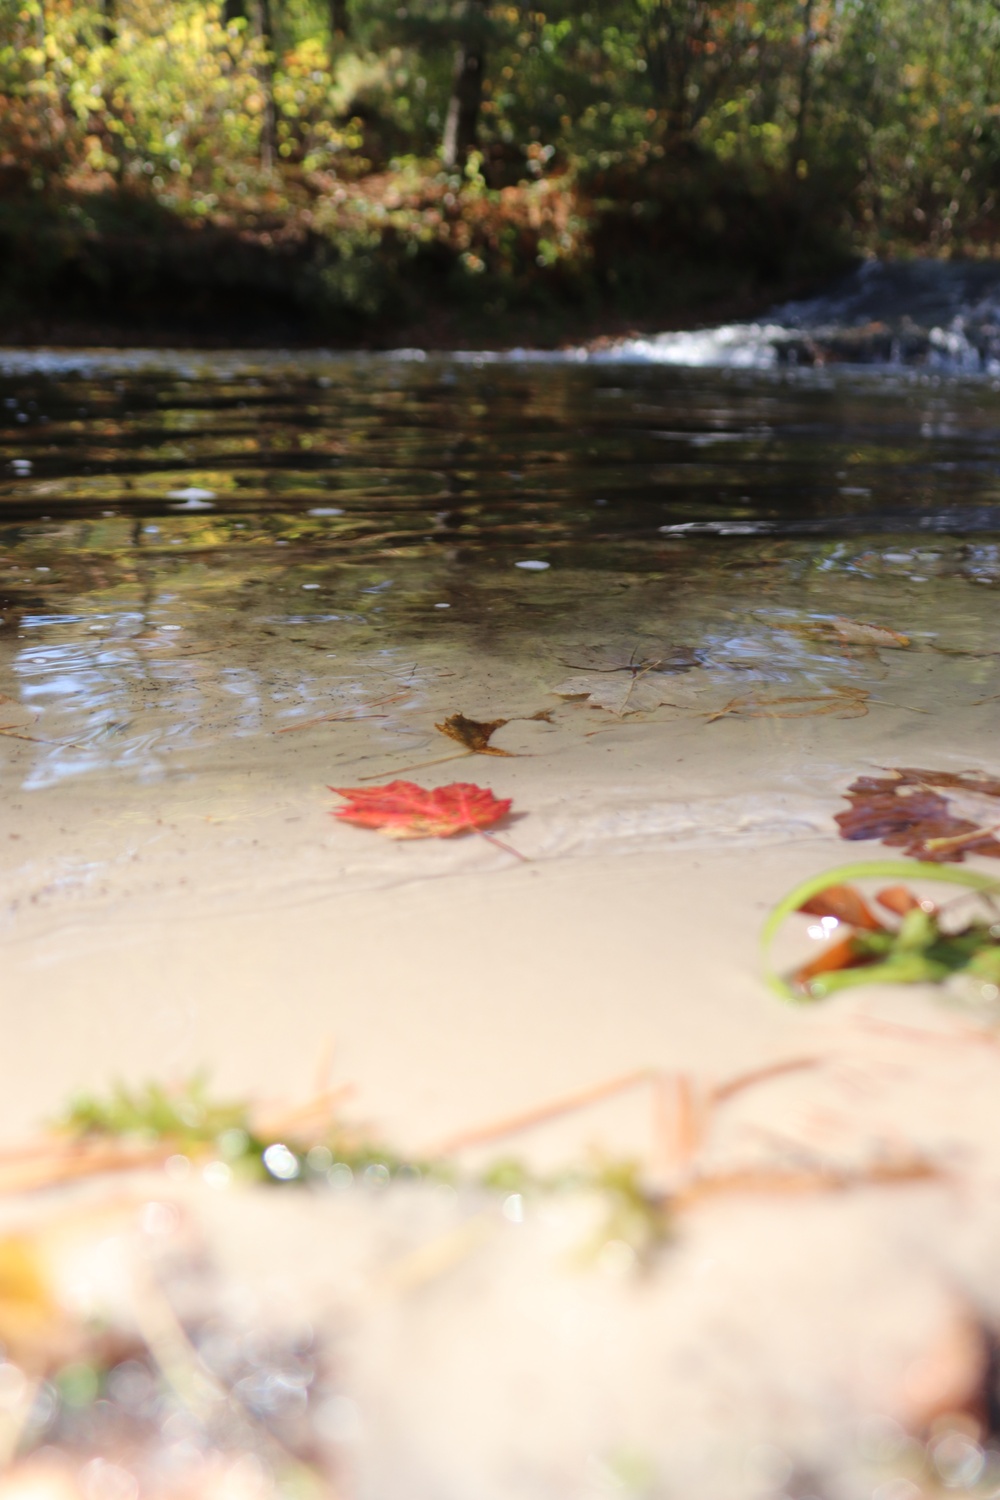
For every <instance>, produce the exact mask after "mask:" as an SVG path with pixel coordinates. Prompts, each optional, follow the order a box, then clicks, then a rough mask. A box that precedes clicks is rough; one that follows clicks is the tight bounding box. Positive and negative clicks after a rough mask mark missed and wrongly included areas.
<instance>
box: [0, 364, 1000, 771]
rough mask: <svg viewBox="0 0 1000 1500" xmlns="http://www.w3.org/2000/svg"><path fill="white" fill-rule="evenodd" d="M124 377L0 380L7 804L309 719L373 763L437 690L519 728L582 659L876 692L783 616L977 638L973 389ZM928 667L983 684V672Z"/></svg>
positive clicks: (661, 376) (450, 368)
mask: <svg viewBox="0 0 1000 1500" xmlns="http://www.w3.org/2000/svg"><path fill="white" fill-rule="evenodd" d="M123 359H125V357H124V356H122V357H112V360H111V362H110V365H108V366H106V367H102V366H101V365H100V363H99V362H97V363H96V364H91V365H89V366H88V363H87V360H86V358H84V357H82V356H74V357H72V358H71V359H70V361H69V365H68V366H67V367H63V368H61V369H60V368H58V367H52V363H51V361H50V363H49V366H48V367H47V366H46V364H45V362H44V361H36V362H35V364H34V366H33V365H32V364H31V362H30V360H27V359H26V358H22V360H21V361H20V366H19V367H18V368H11V369H8V371H7V374H6V375H5V377H4V378H3V379H2V380H0V516H2V521H0V607H2V611H3V622H2V629H0V672H2V680H0V691H2V692H3V693H5V694H6V696H7V698H8V699H9V700H10V701H9V702H7V703H4V704H3V720H2V725H0V728H2V730H3V733H4V736H5V739H4V743H5V745H7V747H8V748H9V749H10V750H12V751H14V750H16V751H17V752H18V759H17V764H18V767H19V768H20V769H19V771H18V775H19V776H20V777H21V779H22V782H23V783H24V784H27V785H28V786H29V787H31V786H41V785H45V784H47V783H50V782H51V781H53V780H55V779H59V778H61V777H65V776H67V775H75V774H81V773H84V772H91V771H94V770H96V769H99V768H101V767H109V766H114V767H116V768H118V770H119V771H120V772H127V773H128V774H129V775H131V776H134V777H138V778H140V779H143V778H150V777H152V778H158V777H161V776H163V775H169V774H175V773H179V772H182V771H187V770H190V769H192V768H194V767H195V766H196V765H197V764H198V763H199V762H198V760H197V756H198V753H199V752H202V751H210V750H212V749H213V747H214V748H218V747H219V746H222V745H226V744H231V743H232V742H234V741H238V740H246V739H253V738H255V737H261V736H267V737H269V738H270V737H271V736H274V735H277V734H279V733H283V732H287V733H292V732H294V731H296V730H297V729H298V728H300V727H302V728H307V727H309V726H310V725H312V724H313V723H319V722H337V723H338V724H342V725H344V726H346V727H345V728H344V730H343V732H342V734H341V736H340V738H339V740H338V744H339V745H342V746H343V747H344V755H345V757H346V760H347V761H348V762H350V761H351V759H352V756H354V755H355V753H356V752H357V753H360V750H361V747H364V748H365V753H366V754H368V753H369V752H370V751H371V748H372V746H373V745H374V746H376V747H381V748H382V749H383V750H385V751H386V752H387V753H389V752H394V751H395V750H396V749H398V748H399V745H400V737H401V736H402V737H403V739H404V740H405V738H406V737H407V736H410V737H414V736H417V728H416V726H417V724H418V722H419V723H420V724H422V725H424V726H426V724H427V722H428V711H429V710H432V711H433V712H438V711H447V710H448V709H449V708H451V709H455V708H460V707H465V708H469V707H470V706H471V705H469V704H468V702H465V703H464V704H463V703H461V702H456V701H455V692H456V688H455V686H454V680H453V679H454V677H455V675H456V674H458V675H459V677H460V678H461V677H462V673H463V672H464V673H465V674H466V677H467V676H468V675H469V674H470V673H473V672H475V673H477V674H478V677H479V682H478V685H477V692H478V694H479V697H480V698H481V699H482V698H483V697H484V695H485V694H486V693H487V692H488V690H489V686H490V681H491V680H492V681H493V683H494V685H501V684H502V685H503V687H504V690H505V691H506V692H507V693H508V696H509V694H510V693H511V692H513V691H514V688H513V686H512V684H515V683H516V684H518V685H519V686H518V688H517V691H518V693H519V694H520V698H521V699H523V703H522V704H521V706H522V707H523V708H525V709H528V708H531V709H537V708H538V707H539V706H540V703H542V702H544V701H548V702H550V703H551V702H553V701H555V700H553V699H552V698H551V697H550V698H549V699H547V700H546V699H543V698H542V697H540V695H542V694H546V693H548V694H551V690H552V688H553V687H555V686H557V685H558V684H559V682H560V681H561V680H562V679H564V678H565V677H566V676H567V667H577V666H579V665H580V664H581V663H580V657H581V653H586V652H588V651H589V652H590V653H594V652H595V651H600V652H604V653H605V654H607V653H611V655H612V656H613V655H614V653H616V652H617V653H618V656H619V658H620V660H619V661H618V665H617V667H616V666H615V665H614V662H612V666H611V667H606V669H607V670H627V669H628V668H629V663H630V662H633V663H634V662H635V661H640V662H646V663H648V662H649V661H653V660H655V661H657V662H658V663H660V665H659V666H658V667H657V668H656V669H655V670H657V671H661V672H663V671H665V672H667V673H669V674H670V675H671V677H672V678H674V677H676V678H677V679H678V683H679V680H680V677H681V676H683V678H684V684H683V691H688V692H689V693H690V691H693V690H694V689H693V686H692V685H693V684H697V686H698V691H705V692H708V691H709V690H710V689H717V690H718V691H719V692H720V693H722V694H723V696H727V695H728V696H732V695H733V694H734V693H737V692H741V691H746V689H747V687H748V685H752V683H753V682H755V681H765V682H769V683H776V684H782V683H784V684H793V685H801V684H802V683H803V682H804V683H806V684H807V685H808V684H810V683H812V684H814V685H815V684H822V683H823V682H824V681H827V680H833V679H836V681H838V682H844V681H848V682H849V681H851V680H852V677H853V679H855V680H857V681H869V679H871V677H872V671H873V668H872V662H871V660H870V659H869V657H864V655H863V653H862V655H861V656H859V655H858V653H854V655H853V656H852V654H851V652H847V653H846V654H845V652H844V650H843V649H841V646H840V645H837V644H834V645H831V644H830V639H829V637H824V636H823V633H822V632H818V633H817V632H813V633H812V634H810V633H808V632H806V633H805V634H803V632H802V631H801V629H798V628H797V626H800V625H801V623H802V621H803V620H806V621H808V620H813V621H816V620H820V621H822V620H824V619H825V620H827V621H829V620H830V619H831V618H832V617H833V616H836V615H839V614H846V615H851V616H855V617H860V618H862V619H866V618H871V617H876V618H878V619H879V620H881V621H883V623H885V624H888V625H892V626H895V627H896V628H898V629H905V630H906V631H907V632H908V633H910V634H911V635H912V636H913V637H914V640H915V642H916V644H917V645H919V646H921V647H922V648H923V649H925V650H929V649H930V648H931V647H932V646H933V645H934V643H937V644H938V645H941V644H944V645H945V646H946V648H948V649H965V650H967V651H968V650H976V649H978V650H986V649H987V648H989V647H991V645H992V639H993V634H994V631H993V616H994V610H993V608H992V598H993V596H992V595H990V596H989V599H990V607H989V608H987V607H986V598H987V596H986V593H985V590H984V589H983V585H986V586H993V585H996V584H997V583H998V582H1000V546H998V542H997V541H996V540H994V537H1000V483H998V472H1000V469H998V466H1000V396H998V395H997V394H996V393H994V392H993V391H992V389H990V388H988V387H987V386H986V385H971V384H967V385H965V386H961V385H958V384H956V385H953V386H942V385H935V384H932V383H927V382H926V381H925V382H924V383H921V382H920V381H918V380H908V381H905V380H904V381H896V382H895V383H891V382H884V383H882V384H881V385H877V384H873V383H871V382H868V383H860V382H859V379H858V378H856V377H853V376H845V377H842V378H841V379H840V380H839V381H834V380H831V379H830V378H829V377H824V378H823V379H822V380H816V381H810V380H809V379H805V378H802V377H799V378H797V379H795V380H790V381H782V380H779V379H776V378H775V377H773V376H767V375H749V374H743V375H734V374H732V373H730V374H728V375H726V374H722V373H719V372H716V373H713V374H706V373H704V372H691V371H687V372H676V371H671V370H662V369H660V370H657V369H641V368H638V369H637V368H632V367H621V368H614V369H609V368H608V367H604V368H600V369H599V368H594V367H574V366H569V365H558V364H554V365H551V366H548V367H545V366H534V365H533V366H524V367H519V366H517V365H515V364H510V365H506V366H484V367H481V368H477V367H476V366H475V365H470V364H463V365H456V364H455V363H448V362H438V363H435V362H434V361H424V362H416V361H409V362H408V361H395V362H393V361H389V360H384V359H383V360H377V359H370V360H367V361H362V360H349V359H343V360H339V361H338V360H330V359H327V360H323V359H321V358H319V357H317V356H309V357H307V358H306V359H304V360H299V359H297V358H293V357H291V356H273V357H272V358H270V359H269V360H268V359H265V358H263V357H261V358H260V359H258V360H256V361H255V362H251V361H248V360H247V359H246V357H233V358H227V357H224V356H218V357H215V356H209V355H202V356H198V357H197V360H196V361H194V362H189V361H188V360H187V357H177V358H174V359H171V357H169V356H159V357H158V365H157V367H155V368H152V369H151V368H147V367H144V366H142V365H141V364H139V366H138V367H137V368H129V367H128V366H127V364H123ZM526 563H537V564H548V565H549V566H548V567H544V568H543V567H541V566H539V567H537V568H531V567H525V566H524V564H526ZM869 656H870V654H869ZM609 659H610V658H609ZM592 660H593V658H592V656H591V658H588V661H590V663H591V665H592ZM587 664H588V662H587V661H585V662H583V665H584V666H587ZM952 665H953V666H954V672H955V674H956V680H963V681H967V682H968V683H969V684H970V687H972V688H975V687H977V686H978V688H979V689H981V690H982V691H983V692H985V691H986V690H987V689H989V688H990V686H991V683H992V676H991V674H992V671H993V667H992V662H991V660H990V659H989V658H987V657H973V656H969V657H963V658H954V659H953V663H952ZM682 667H683V668H684V669H685V670H684V671H683V673H682V672H681V671H680V669H681V668H682ZM644 670H645V669H644ZM736 674H739V676H737V675H736ZM463 680H464V679H463ZM907 686H908V690H911V691H914V692H915V691H917V690H918V687H919V684H918V683H917V682H916V681H914V682H912V683H908V684H907ZM683 691H682V687H681V686H680V685H679V686H678V689H677V692H678V693H679V694H680V696H681V698H683ZM789 691H791V688H789ZM506 706H507V707H511V706H512V705H511V704H509V703H508V704H507V705H506ZM513 706H515V707H516V706H517V705H513ZM352 726H356V728H357V731H358V734H357V736H355V737H354V738H352V734H353V733H354V730H353V728H352ZM362 730H363V737H361V735H362ZM422 743H423V742H422ZM29 747H30V748H29Z"/></svg>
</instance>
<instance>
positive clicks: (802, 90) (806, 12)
mask: <svg viewBox="0 0 1000 1500" xmlns="http://www.w3.org/2000/svg"><path fill="white" fill-rule="evenodd" d="M812 16H813V0H804V3H803V6H802V64H801V67H800V69H799V98H798V109H797V111H796V115H795V138H794V140H793V141H792V172H793V173H794V174H795V175H798V172H799V162H800V161H801V162H804V161H805V149H806V121H807V118H808V115H809V94H810V91H811V89H812V54H813V43H814V42H815V37H814V36H813V29H812Z"/></svg>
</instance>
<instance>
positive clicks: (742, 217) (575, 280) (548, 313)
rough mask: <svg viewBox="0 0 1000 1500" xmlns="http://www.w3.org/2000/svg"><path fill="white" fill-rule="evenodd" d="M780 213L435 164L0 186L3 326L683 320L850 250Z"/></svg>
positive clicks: (258, 333)
mask: <svg viewBox="0 0 1000 1500" xmlns="http://www.w3.org/2000/svg"><path fill="white" fill-rule="evenodd" d="M342 200H345V201H342ZM640 208H641V209H642V212H641V213H639V212H638V210H639V209H640ZM790 214H791V209H790V207H789V205H788V204H786V203H784V202H783V201H782V200H781V199H780V196H779V197H778V198H777V199H776V200H775V201H770V200H768V199H767V198H766V196H765V197H764V198H763V199H762V200H761V201H760V202H756V201H755V200H754V199H753V198H752V197H751V196H750V195H749V194H746V193H740V192H736V193H731V194H730V195H729V198H728V199H727V197H726V196H725V195H723V196H722V198H721V199H720V197H719V194H718V193H716V194H715V196H714V197H713V196H712V191H711V187H710V185H709V184H706V185H705V186H704V187H699V188H697V189H695V188H693V187H689V188H687V189H686V190H683V191H681V190H678V189H676V188H675V189H674V190H673V192H672V193H670V192H667V193H666V195H665V196H662V198H657V197H656V196H655V194H654V195H653V197H651V198H650V200H649V201H648V202H636V203H630V202H629V201H626V200H625V199H623V198H621V197H617V198H610V199H608V200H607V201H604V200H602V201H601V202H600V203H598V202H596V201H595V202H591V201H589V200H588V199H587V198H586V197H585V196H583V195H581V193H580V192H579V191H578V190H576V189H573V188H570V187H563V186H562V185H560V184H552V185H548V184H544V183H543V184H531V185H524V184H522V185H520V186H518V187H510V188H504V189H501V190H497V191H491V190H488V189H487V188H486V187H485V186H484V185H483V184H482V183H481V182H473V183H471V184H470V183H469V182H467V181H465V180H464V179H463V178H462V177H461V176H455V175H451V176H449V175H448V174H445V173H441V172H438V173H437V174H432V173H428V174H427V175H426V176H424V177H420V178H418V179H417V180H416V182H405V183H403V184H402V185H400V183H399V182H398V181H397V178H396V177H393V176H392V175H391V174H390V175H385V176H375V177H373V178H372V179H370V180H368V179H364V180H361V181H359V182H357V183H355V184H350V185H349V195H348V193H347V190H345V189H344V188H342V187H337V186H336V184H335V183H332V182H331V183H325V184H323V185H322V187H319V186H316V185H314V186H313V188H312V190H311V192H310V193H309V194H303V192H302V191H301V188H300V189H299V190H298V192H297V193H296V194H294V195H292V194H291V189H290V188H289V187H288V186H287V185H285V186H280V187H275V189H274V190H273V191H271V192H270V193H269V194H268V193H265V194H261V195H260V196H259V201H258V199H257V198H250V199H249V200H247V201H246V202H245V203H244V204H242V205H241V206H240V207H239V208H238V209H236V208H234V207H233V206H231V205H230V206H228V207H227V209H226V211H222V210H219V211H218V212H213V213H207V214H202V215H201V216H199V215H197V214H195V213H194V212H193V210H192V209H191V207H190V205H185V204H184V203H183V202H180V203H178V204H177V206H175V207H167V206H164V205H163V204H161V203H159V202H157V201H156V199H155V198H153V197H152V196H150V195H148V194H143V193H141V192H138V191H96V190H95V191H91V192H77V193H75V194H74V193H69V192H66V191H62V192H51V193H37V194H32V193H25V192H23V191H22V192H15V193H10V192H8V193H6V194H4V193H3V191H2V184H0V288H2V289H0V342H3V343H5V344H9V345H17V346H21V347H31V346H34V345H38V344H56V345H63V346H72V347H80V346H89V347H95V346H97V347H108V346H111V347H123V346H129V345H136V344H145V345H153V346H157V347H164V346H173V347H177V346H178V345H186V346H189V347H199V348H233V347H238V348H247V347H306V348H314V347H330V348H393V347H397V348H398V347H400V346H401V345H406V346H411V347H417V348H429V349H461V348H510V347H515V346H519V345H520V346H533V347H539V348H553V347H559V346H561V345H564V344H569V343H574V344H575V343H581V342H587V341H592V340H595V339H601V338H608V337H618V336H621V335H624V334H628V333H630V332H639V333H644V332H659V331H661V330H663V329H665V328H667V329H674V328H676V329H683V328H690V327H695V326H698V325H703V324H706V323H718V322H725V321H731V320H733V319H739V318H743V317H752V316H754V315H756V314H758V313H760V312H763V311H765V310H766V309H767V308H768V307H769V306H771V305H772V304H773V303H775V302H776V301H782V300H787V299H788V298H790V297H794V296H801V295H808V294H811V293H813V292H816V291H818V290H820V289H821V287H822V286H823V285H825V284H826V283H828V282H829V281H830V279H831V278H833V277H835V276H836V275H837V274H838V273H839V272H842V271H843V270H844V269H846V268H847V267H848V266H849V265H850V264H852V259H851V256H850V254H849V253H848V252H846V251H845V249H844V247H843V246H842V245H840V244H839V243H838V242H836V241H835V240H834V239H824V237H823V236H822V235H818V236H817V237H816V238H813V237H810V238H809V239H808V240H804V239H802V237H801V236H797V235H796V233H795V232H794V215H792V217H790ZM553 216H555V217H553ZM550 219H551V221H552V222H551V223H550V222H549V221H550ZM564 219H565V221H566V222H565V225H563V227H562V229H560V225H561V224H562V223H563V220H564ZM786 221H787V222H786ZM567 226H571V230H570V227H567ZM547 236H548V237H547ZM553 237H554V238H553ZM733 245H738V246H739V253H738V254H735V253H734V252H733V248H732V247H733Z"/></svg>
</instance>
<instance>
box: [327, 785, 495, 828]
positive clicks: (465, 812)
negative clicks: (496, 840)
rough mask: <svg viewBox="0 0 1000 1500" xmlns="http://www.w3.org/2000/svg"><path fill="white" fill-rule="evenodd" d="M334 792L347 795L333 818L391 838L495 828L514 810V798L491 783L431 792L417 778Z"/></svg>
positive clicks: (335, 810) (437, 789) (337, 789)
mask: <svg viewBox="0 0 1000 1500" xmlns="http://www.w3.org/2000/svg"><path fill="white" fill-rule="evenodd" d="M330 791H331V792H336V793H337V795H338V797H346V798H347V806H346V807H338V808H335V809H334V813H333V816H334V817H335V818H341V819H343V821H344V822H345V823H356V824H357V825H358V827H360V828H377V829H378V830H379V831H380V832H381V833H384V834H386V835H387V836H388V837H389V838H391V839H425V838H450V837H451V835H452V834H456V833H469V832H473V831H479V830H482V829H484V828H492V826H493V824H494V823H499V822H500V819H501V818H505V817H506V816H507V814H508V813H509V812H510V809H511V799H510V798H509V797H494V795H493V793H492V792H491V791H490V790H489V788H487V787H481V786H474V785H473V784H472V783H471V782H468V781H454V782H452V783H451V784H450V785H449V786H439V787H435V788H433V789H432V790H430V791H428V790H426V789H425V788H424V787H421V786H417V785H416V783H415V782H413V781H390V782H387V783H386V785H385V786H372V787H340V786H332V787H331V788H330Z"/></svg>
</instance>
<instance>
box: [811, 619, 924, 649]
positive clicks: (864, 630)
mask: <svg viewBox="0 0 1000 1500" xmlns="http://www.w3.org/2000/svg"><path fill="white" fill-rule="evenodd" d="M830 628H831V630H832V631H833V633H834V635H835V636H836V637H837V639H838V640H840V641H844V642H845V644H847V645H849V646H874V647H876V648H877V647H883V648H888V649H896V650H899V649H900V648H902V647H904V646H908V645H909V644H910V637H909V636H908V635H901V634H900V633H899V631H898V630H891V629H890V628H889V626H888V625H872V624H870V623H869V622H868V621H866V620H851V619H848V617H847V616H846V615H835V616H834V618H833V619H832V620H831V621H830Z"/></svg>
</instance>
